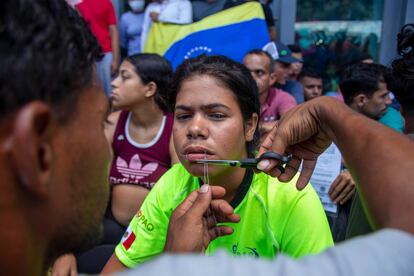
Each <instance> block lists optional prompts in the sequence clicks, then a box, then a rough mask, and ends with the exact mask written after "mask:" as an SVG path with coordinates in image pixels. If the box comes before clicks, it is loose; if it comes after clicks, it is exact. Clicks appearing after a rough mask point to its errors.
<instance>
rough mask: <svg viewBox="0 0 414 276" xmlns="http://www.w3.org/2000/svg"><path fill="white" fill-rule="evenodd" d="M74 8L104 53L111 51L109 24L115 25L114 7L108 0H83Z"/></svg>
mask: <svg viewBox="0 0 414 276" xmlns="http://www.w3.org/2000/svg"><path fill="white" fill-rule="evenodd" d="M76 8H77V9H78V11H79V12H80V14H81V15H82V17H83V18H84V19H85V21H86V22H87V23H88V25H89V27H90V28H91V31H92V33H93V34H94V35H95V37H96V39H97V40H98V42H99V44H100V45H101V47H102V51H103V52H104V53H108V52H112V45H111V36H110V35H109V26H110V25H116V16H115V11H114V7H113V6H112V3H111V1H109V0H83V1H82V2H80V3H79V4H77V5H76Z"/></svg>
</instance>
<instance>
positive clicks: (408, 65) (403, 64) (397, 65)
mask: <svg viewBox="0 0 414 276" xmlns="http://www.w3.org/2000/svg"><path fill="white" fill-rule="evenodd" d="M397 40H398V46H397V51H398V54H399V55H400V57H399V58H397V59H395V60H394V61H393V62H392V76H393V78H392V82H391V85H390V90H391V91H392V92H394V94H395V96H396V98H397V100H398V101H399V102H400V104H401V106H402V108H403V110H404V112H405V113H406V114H407V115H409V116H411V115H413V114H414V24H406V25H405V26H403V27H402V29H401V31H400V33H399V34H398V36H397Z"/></svg>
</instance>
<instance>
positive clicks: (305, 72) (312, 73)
mask: <svg viewBox="0 0 414 276" xmlns="http://www.w3.org/2000/svg"><path fill="white" fill-rule="evenodd" d="M304 77H309V78H314V79H322V74H321V73H319V72H318V71H316V70H315V69H314V68H310V67H305V68H303V69H302V71H301V72H300V74H299V76H298V80H299V81H301V80H302V79H303V78H304Z"/></svg>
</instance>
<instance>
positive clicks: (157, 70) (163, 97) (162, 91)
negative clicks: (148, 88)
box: [125, 54, 173, 111]
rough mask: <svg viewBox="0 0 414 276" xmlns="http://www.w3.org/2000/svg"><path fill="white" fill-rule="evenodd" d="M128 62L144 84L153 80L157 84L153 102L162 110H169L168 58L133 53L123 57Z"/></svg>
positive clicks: (169, 71) (170, 73)
mask: <svg viewBox="0 0 414 276" xmlns="http://www.w3.org/2000/svg"><path fill="white" fill-rule="evenodd" d="M125 60H126V61H128V62H130V63H131V64H132V65H133V66H134V68H135V71H136V73H137V74H138V75H139V77H140V78H141V80H142V82H143V83H144V84H147V83H149V82H151V81H152V82H154V83H155V84H156V85H157V93H156V94H155V96H154V100H155V102H156V103H157V104H158V106H159V107H160V108H161V109H162V110H167V111H169V108H170V106H169V104H168V101H169V96H170V85H171V79H172V74H173V71H172V67H171V64H170V62H169V61H168V60H166V59H165V58H164V57H162V56H160V55H157V54H135V55H132V56H129V57H127V58H125Z"/></svg>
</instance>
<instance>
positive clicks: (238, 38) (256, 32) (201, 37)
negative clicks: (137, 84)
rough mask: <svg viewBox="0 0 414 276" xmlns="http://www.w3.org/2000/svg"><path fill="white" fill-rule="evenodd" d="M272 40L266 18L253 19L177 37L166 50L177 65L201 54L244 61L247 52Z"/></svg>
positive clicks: (167, 55)
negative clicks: (180, 37) (181, 37)
mask: <svg viewBox="0 0 414 276" xmlns="http://www.w3.org/2000/svg"><path fill="white" fill-rule="evenodd" d="M268 42H269V33H268V30H267V26H266V23H265V21H264V20H263V19H258V18H256V19H252V20H249V21H244V22H241V23H235V24H230V25H227V26H223V27H218V28H212V29H208V30H203V31H198V32H194V33H192V34H190V35H188V36H186V37H184V38H183V39H181V40H179V41H176V42H175V43H174V44H173V45H171V47H170V48H169V49H168V50H167V51H166V52H165V54H164V57H165V58H167V59H168V60H169V61H170V62H171V64H172V66H173V68H174V69H175V68H176V67H177V66H178V65H180V64H181V63H182V62H183V61H184V60H185V59H188V58H193V57H196V56H199V55H201V54H207V55H224V56H227V57H229V58H231V59H233V60H236V61H239V62H241V61H242V60H243V57H244V55H245V54H246V53H247V52H248V51H250V50H252V49H257V48H260V49H261V48H262V47H263V46H264V45H265V44H266V43H268Z"/></svg>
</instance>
